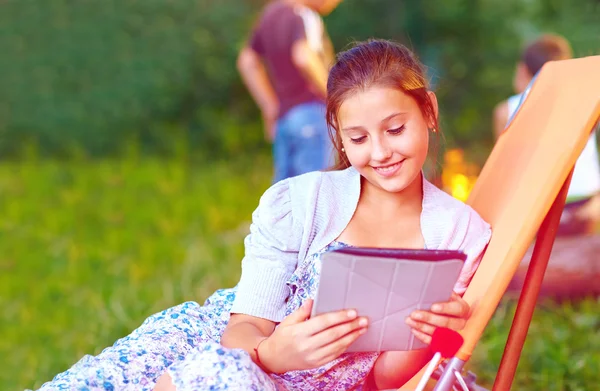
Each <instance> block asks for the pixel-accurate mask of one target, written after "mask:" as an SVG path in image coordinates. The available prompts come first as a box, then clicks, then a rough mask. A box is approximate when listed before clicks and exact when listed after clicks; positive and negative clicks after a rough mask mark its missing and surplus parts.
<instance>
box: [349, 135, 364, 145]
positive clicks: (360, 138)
mask: <svg viewBox="0 0 600 391" xmlns="http://www.w3.org/2000/svg"><path fill="white" fill-rule="evenodd" d="M366 139H367V136H362V137H358V138H350V141H352V142H353V143H354V144H360V143H362V142H363V141H365V140H366Z"/></svg>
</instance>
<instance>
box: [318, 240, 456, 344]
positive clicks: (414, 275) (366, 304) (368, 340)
mask: <svg viewBox="0 0 600 391" xmlns="http://www.w3.org/2000/svg"><path fill="white" fill-rule="evenodd" d="M465 259H466V255H465V254H464V253H462V252H459V251H444V250H442V251H440V250H403V249H372V248H358V247H346V248H343V249H338V250H334V251H330V252H327V253H324V254H323V255H322V256H321V261H322V266H321V276H320V283H319V288H318V290H317V295H316V297H315V302H314V305H313V316H314V315H317V314H320V313H325V312H330V311H337V310H342V309H350V308H354V309H356V310H357V312H358V314H359V316H366V317H368V318H369V327H368V330H367V333H366V334H364V335H362V336H360V337H359V338H358V339H357V340H356V341H355V342H354V343H353V344H352V345H350V347H349V349H348V350H347V351H348V352H365V351H377V352H381V351H405V350H413V349H420V348H424V347H426V345H425V344H424V343H422V342H421V341H419V340H418V339H416V338H415V337H414V335H413V334H412V333H411V331H410V327H409V326H408V325H407V324H406V323H405V319H406V318H407V317H408V316H409V314H410V313H411V312H412V311H414V310H415V309H429V308H430V307H431V305H432V304H433V303H436V302H443V301H447V300H448V299H449V298H450V296H451V294H452V289H453V287H454V284H455V283H456V281H457V279H458V277H459V274H460V271H461V269H462V267H463V264H464V260H465Z"/></svg>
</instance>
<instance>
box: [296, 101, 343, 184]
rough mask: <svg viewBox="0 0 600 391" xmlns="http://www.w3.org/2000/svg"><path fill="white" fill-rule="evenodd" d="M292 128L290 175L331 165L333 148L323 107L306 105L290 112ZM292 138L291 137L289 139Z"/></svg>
mask: <svg viewBox="0 0 600 391" xmlns="http://www.w3.org/2000/svg"><path fill="white" fill-rule="evenodd" d="M290 114H293V116H290V122H293V124H290V127H291V126H293V129H294V130H293V131H294V133H293V141H292V144H293V147H294V153H293V155H292V175H300V174H304V173H307V172H311V171H319V170H325V169H327V168H329V167H331V166H332V165H333V158H332V151H333V147H332V144H331V141H330V139H329V135H328V133H327V122H326V121H325V105H323V104H321V103H316V102H315V103H306V104H302V105H299V106H297V107H295V108H294V109H293V112H290ZM291 138H292V137H291Z"/></svg>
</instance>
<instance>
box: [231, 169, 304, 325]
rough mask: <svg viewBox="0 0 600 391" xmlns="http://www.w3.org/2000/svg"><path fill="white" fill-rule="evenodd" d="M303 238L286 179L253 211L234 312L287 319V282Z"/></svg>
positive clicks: (273, 187)
mask: <svg viewBox="0 0 600 391" xmlns="http://www.w3.org/2000/svg"><path fill="white" fill-rule="evenodd" d="M300 241H301V232H295V230H294V221H293V215H292V203H291V195H290V190H289V180H283V181H281V182H278V183H276V184H275V185H273V186H272V187H271V188H269V189H268V190H267V191H266V192H265V193H264V194H263V196H262V197H261V199H260V202H259V205H258V207H257V208H256V210H255V211H254V213H253V214H252V224H251V225H250V234H249V235H248V236H247V237H246V239H245V240H244V245H245V256H244V258H243V260H242V276H241V278H240V281H239V283H238V286H237V293H236V297H235V300H234V302H233V306H232V308H231V313H240V314H246V315H251V316H256V317H259V318H264V319H268V320H271V321H273V322H281V321H282V320H283V318H284V316H285V308H286V299H287V297H288V295H289V288H288V287H287V285H286V281H287V280H288V279H289V278H290V277H291V276H292V274H293V272H294V270H295V269H296V265H297V262H298V249H299V247H300Z"/></svg>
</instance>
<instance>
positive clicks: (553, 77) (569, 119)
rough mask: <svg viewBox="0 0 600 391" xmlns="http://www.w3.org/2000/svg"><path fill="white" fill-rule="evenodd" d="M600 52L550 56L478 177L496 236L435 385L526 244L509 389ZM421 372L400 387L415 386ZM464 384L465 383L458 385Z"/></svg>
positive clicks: (478, 204)
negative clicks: (531, 247) (457, 338)
mask: <svg viewBox="0 0 600 391" xmlns="http://www.w3.org/2000/svg"><path fill="white" fill-rule="evenodd" d="M599 70H600V56H593V57H586V58H581V59H574V60H565V61H557V62H549V63H547V64H546V65H545V66H544V67H543V69H542V70H541V72H540V74H539V75H538V77H537V79H536V81H535V83H534V85H533V87H532V89H531V92H530V93H529V95H528V96H527V98H526V99H525V101H524V103H523V105H522V107H521V109H520V110H519V111H518V112H517V114H516V115H515V117H514V118H513V120H512V122H511V123H510V124H509V126H508V128H507V129H506V131H505V132H504V134H503V135H502V136H501V137H500V139H499V140H498V142H497V143H496V145H495V146H494V149H493V151H492V153H491V155H490V157H489V158H488V160H487V162H486V164H485V166H484V167H483V170H482V171H481V175H480V176H479V178H478V180H477V183H476V184H475V187H474V188H473V191H472V192H471V194H470V196H469V199H468V200H467V203H468V204H470V205H471V206H472V207H473V208H474V209H475V210H476V211H477V212H479V214H480V215H481V216H482V217H483V218H484V219H485V220H486V221H487V222H489V223H490V224H491V225H492V230H493V233H492V238H491V241H490V244H489V246H488V248H487V250H486V252H485V255H484V257H483V260H482V262H481V265H480V266H479V269H478V270H477V273H476V274H475V276H474V278H473V280H472V282H471V284H470V285H469V288H468V290H467V292H466V293H465V296H464V297H465V299H466V300H467V301H468V302H469V303H470V304H471V305H472V307H473V315H472V317H471V319H470V320H469V322H468V324H467V326H466V328H465V329H464V330H463V331H462V332H461V334H462V335H463V337H464V339H465V342H464V344H463V346H462V348H461V349H460V351H459V352H458V353H457V355H456V356H455V357H454V358H452V359H451V360H450V361H449V362H448V363H447V365H445V366H444V368H445V370H444V372H443V374H442V375H441V377H440V379H439V380H438V382H437V384H436V385H435V388H434V391H450V390H452V389H453V388H452V387H453V385H454V384H455V379H454V373H453V371H454V370H458V371H459V372H460V371H461V370H462V368H463V366H464V364H465V363H466V361H467V360H469V358H470V357H471V354H472V352H473V350H474V349H475V346H476V344H477V342H478V341H479V338H480V337H481V335H482V334H483V331H484V329H485V327H486V325H487V323H488V322H489V320H490V318H491V317H492V315H493V314H494V311H495V310H496V307H497V306H498V304H499V302H500V299H501V298H502V296H503V295H504V292H505V291H506V288H507V286H508V284H509V282H510V281H511V279H512V278H513V275H514V274H515V272H516V270H517V268H518V266H519V264H520V262H521V260H522V258H523V255H524V254H525V252H526V251H527V248H528V246H529V245H530V244H531V243H532V241H533V240H534V238H535V237H536V235H537V240H536V244H535V248H534V251H533V256H532V260H531V263H530V266H529V270H528V272H527V277H526V279H525V282H524V286H523V289H522V292H521V296H520V299H519V302H518V305H517V310H516V313H515V317H514V319H513V323H512V327H511V330H510V334H509V336H508V340H507V343H506V347H505V350H504V355H503V357H502V360H501V362H500V368H499V371H498V375H497V377H496V380H495V383H494V387H493V390H494V391H508V390H510V388H511V385H512V381H513V379H514V375H515V371H516V368H517V364H518V362H519V357H520V355H521V350H522V348H523V344H524V342H525V338H526V336H527V330H528V328H529V324H530V322H531V317H532V315H533V311H534V309H535V305H536V301H537V297H538V293H539V289H540V285H541V283H542V280H543V277H544V273H545V270H546V266H547V264H548V258H549V256H550V252H551V251H552V245H553V243H554V238H555V236H556V229H557V227H558V222H559V220H560V216H561V213H562V210H563V207H564V204H565V199H566V196H567V190H568V187H569V183H570V180H571V174H572V170H573V167H574V165H575V161H576V160H577V158H578V156H579V155H580V153H581V151H582V150H583V148H584V146H585V144H586V142H587V140H588V138H589V136H590V134H591V132H592V131H593V129H594V126H595V124H596V123H597V122H598V119H599V117H600V76H598V71H599ZM422 373H423V371H421V372H420V373H419V374H417V375H416V376H415V377H414V378H413V379H412V380H411V381H409V382H408V383H407V384H406V385H404V386H403V387H402V388H400V390H401V391H408V390H414V389H415V387H416V384H417V383H418V381H419V379H420V377H421V375H422ZM456 389H460V388H456Z"/></svg>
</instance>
